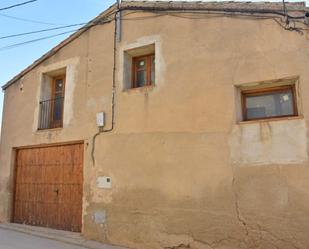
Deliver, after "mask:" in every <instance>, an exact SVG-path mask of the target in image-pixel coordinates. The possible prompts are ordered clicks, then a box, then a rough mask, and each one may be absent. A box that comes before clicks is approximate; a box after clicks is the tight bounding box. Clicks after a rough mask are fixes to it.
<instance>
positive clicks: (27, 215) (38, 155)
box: [14, 144, 83, 232]
mask: <svg viewBox="0 0 309 249" xmlns="http://www.w3.org/2000/svg"><path fill="white" fill-rule="evenodd" d="M16 156H17V158H16V186H15V197H14V199H15V204H14V222H17V223H25V224H30V225H39V226H45V227H51V228H56V229H63V230H70V231H76V232H78V231H80V230H81V220H82V187H83V144H74V145H72V144H71V145H60V146H50V147H40V148H27V149H19V150H17V153H16Z"/></svg>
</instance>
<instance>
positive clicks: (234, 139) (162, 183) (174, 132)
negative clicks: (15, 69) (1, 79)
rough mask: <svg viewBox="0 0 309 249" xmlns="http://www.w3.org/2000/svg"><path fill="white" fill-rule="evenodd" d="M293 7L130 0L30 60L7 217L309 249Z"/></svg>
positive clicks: (112, 238)
mask: <svg viewBox="0 0 309 249" xmlns="http://www.w3.org/2000/svg"><path fill="white" fill-rule="evenodd" d="M119 8H120V9H119ZM285 8H286V9H284V8H283V6H282V4H281V3H224V2H223V3H200V2H190V3H185V2H174V3H168V2H162V3H161V2H139V1H134V2H123V3H122V4H121V5H120V6H116V5H115V6H112V7H111V8H110V9H108V10H106V11H105V12H103V13H102V14H101V15H100V16H99V17H97V18H96V19H94V20H93V21H91V22H90V23H89V24H87V25H86V26H85V27H84V28H82V29H81V30H79V31H78V32H77V33H75V34H73V35H72V36H71V37H69V38H68V39H67V40H65V41H64V42H62V43H61V44H59V45H58V46H57V47H55V48H54V49H52V50H51V51H50V52H48V53H47V54H46V55H44V56H43V57H41V58H40V59H39V60H38V61H36V62H34V64H32V65H30V66H29V67H28V68H27V69H25V70H24V71H23V72H21V73H20V74H19V75H17V76H16V77H15V78H14V79H12V80H11V81H9V82H8V83H7V84H5V85H4V86H3V89H4V91H5V98H4V110H3V121H2V135H1V147H0V149H1V151H0V160H1V161H0V172H1V173H0V222H17V223H25V224H30V225H37V226H46V227H52V228H56V229H63V230H70V231H76V232H82V234H83V235H84V236H85V237H86V238H89V239H95V240H98V241H102V242H107V243H112V244H117V245H123V246H128V247H130V248H138V249H159V248H164V249H176V248H177V249H184V248H191V249H192V248H194V249H204V248H205V249H211V248H220V249H224V248H229V249H239V248H244V249H248V248H261V249H262V248H263V249H264V248H267V249H268V248H270V249H271V248H284V249H285V248H286V249H290V248H291V249H292V248H308V247H309V238H308V230H309V190H308V189H309V181H308V179H309V167H308V138H309V137H308V129H307V127H308V121H309V120H308V117H309V97H308V96H307V95H306V94H307V93H309V70H308V67H309V50H308V49H309V41H308V34H307V25H306V24H305V23H306V17H305V16H306V8H305V6H304V4H302V3H294V4H292V3H289V4H286V6H285Z"/></svg>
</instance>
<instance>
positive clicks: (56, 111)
mask: <svg viewBox="0 0 309 249" xmlns="http://www.w3.org/2000/svg"><path fill="white" fill-rule="evenodd" d="M63 104H64V98H63V97H59V98H55V99H48V100H43V101H40V116H39V130H44V129H53V128H58V127H62V120H63Z"/></svg>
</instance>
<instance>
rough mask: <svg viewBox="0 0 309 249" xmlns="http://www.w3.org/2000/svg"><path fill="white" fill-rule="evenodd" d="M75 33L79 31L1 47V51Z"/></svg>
mask: <svg viewBox="0 0 309 249" xmlns="http://www.w3.org/2000/svg"><path fill="white" fill-rule="evenodd" d="M75 31H78V29H74V30H70V31H66V32H62V33H59V34H55V35H50V36H45V37H41V38H37V39H33V40H29V41H25V42H20V43H15V44H12V45H9V46H4V47H0V51H3V50H7V49H12V48H16V47H20V46H22V45H26V44H30V43H34V42H38V41H42V40H46V39H50V38H54V37H57V36H61V35H65V34H69V33H72V32H75Z"/></svg>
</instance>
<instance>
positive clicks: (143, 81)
mask: <svg viewBox="0 0 309 249" xmlns="http://www.w3.org/2000/svg"><path fill="white" fill-rule="evenodd" d="M132 70H133V72H132V88H137V87H143V86H151V85H153V84H154V83H155V55H154V54H150V55H146V56H140V57H133V59H132Z"/></svg>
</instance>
